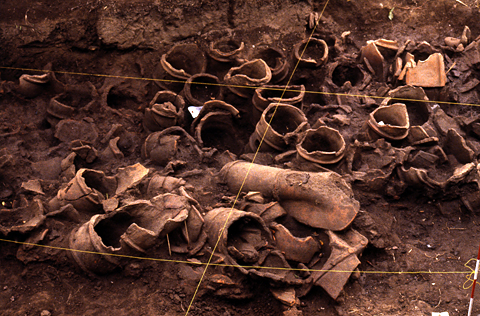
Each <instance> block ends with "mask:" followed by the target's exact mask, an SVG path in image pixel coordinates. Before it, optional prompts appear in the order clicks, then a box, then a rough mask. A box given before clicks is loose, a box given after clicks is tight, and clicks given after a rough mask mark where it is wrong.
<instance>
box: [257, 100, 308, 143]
mask: <svg viewBox="0 0 480 316" xmlns="http://www.w3.org/2000/svg"><path fill="white" fill-rule="evenodd" d="M272 116H273V119H272ZM270 121H271V125H270V124H269V123H268V122H270ZM307 128H308V123H307V118H306V117H305V114H304V113H303V112H302V111H301V110H300V109H299V108H297V107H294V106H292V105H290V104H282V103H271V104H270V105H269V106H268V107H267V108H266V109H265V111H263V113H262V116H261V117H260V120H259V121H258V123H257V126H256V127H255V132H254V133H253V134H252V136H250V142H249V144H250V149H251V150H253V151H255V150H257V148H258V146H259V145H260V141H261V139H262V137H263V135H265V137H264V139H263V142H262V146H261V148H260V150H261V151H272V150H278V151H283V150H285V149H286V148H287V147H288V145H289V139H290V137H296V136H298V134H299V133H301V132H302V131H304V130H305V129H307Z"/></svg>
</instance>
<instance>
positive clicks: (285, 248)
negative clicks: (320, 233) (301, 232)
mask: <svg viewBox="0 0 480 316" xmlns="http://www.w3.org/2000/svg"><path fill="white" fill-rule="evenodd" d="M270 227H271V229H272V230H273V236H274V238H275V244H276V247H277V248H278V249H279V250H280V251H282V252H283V253H284V254H285V258H286V259H287V260H293V261H297V262H301V263H305V264H308V263H309V262H310V260H312V258H313V256H314V255H315V253H317V252H319V251H320V244H319V243H318V242H317V241H316V240H315V239H313V237H312V236H308V237H305V238H299V237H295V236H293V235H292V233H291V232H290V231H289V230H288V229H287V228H286V227H285V226H283V225H281V224H274V225H273V226H270Z"/></svg>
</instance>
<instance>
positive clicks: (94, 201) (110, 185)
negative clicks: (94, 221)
mask: <svg viewBox="0 0 480 316" xmlns="http://www.w3.org/2000/svg"><path fill="white" fill-rule="evenodd" d="M116 187H117V179H115V177H110V176H106V175H105V173H103V171H97V170H93V169H85V168H82V169H80V170H78V171H77V173H76V175H75V177H74V178H73V179H72V180H70V182H69V183H68V184H67V186H66V187H65V188H63V189H60V190H59V191H58V193H57V195H56V196H55V197H54V198H53V199H51V200H50V202H48V206H49V209H50V211H53V210H57V209H59V208H60V207H62V206H64V205H66V204H69V203H70V204H72V205H73V206H74V207H75V209H76V210H77V211H79V212H86V213H96V212H99V211H100V210H101V208H102V206H101V202H102V201H103V200H104V199H106V198H108V196H110V197H111V196H113V195H114V194H115V189H116Z"/></svg>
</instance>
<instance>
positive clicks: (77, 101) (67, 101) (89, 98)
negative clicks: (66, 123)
mask: <svg viewBox="0 0 480 316" xmlns="http://www.w3.org/2000/svg"><path fill="white" fill-rule="evenodd" d="M97 96H98V93H97V91H96V89H95V87H94V86H93V85H92V84H90V85H86V87H83V86H82V87H74V88H70V89H69V90H68V91H66V92H64V93H61V94H59V95H56V96H55V97H53V98H52V99H51V100H50V103H49V104H48V107H47V121H48V122H49V123H50V125H52V126H55V125H56V124H57V123H58V122H59V121H61V120H65V119H71V118H73V115H74V114H76V113H77V112H78V111H79V110H80V109H82V108H85V109H90V108H91V106H92V105H93V104H94V103H95V102H96V97H97Z"/></svg>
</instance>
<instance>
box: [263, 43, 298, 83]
mask: <svg viewBox="0 0 480 316" xmlns="http://www.w3.org/2000/svg"><path fill="white" fill-rule="evenodd" d="M254 58H260V59H263V60H264V61H265V62H266V63H267V65H268V67H270V70H271V71H272V80H271V81H272V83H278V82H280V81H282V80H283V79H285V78H286V77H287V75H288V71H289V70H290V67H289V63H288V60H287V58H286V56H285V54H284V53H283V51H282V50H281V49H278V48H275V47H265V48H261V49H260V50H259V51H258V52H256V53H255V55H254Z"/></svg>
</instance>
